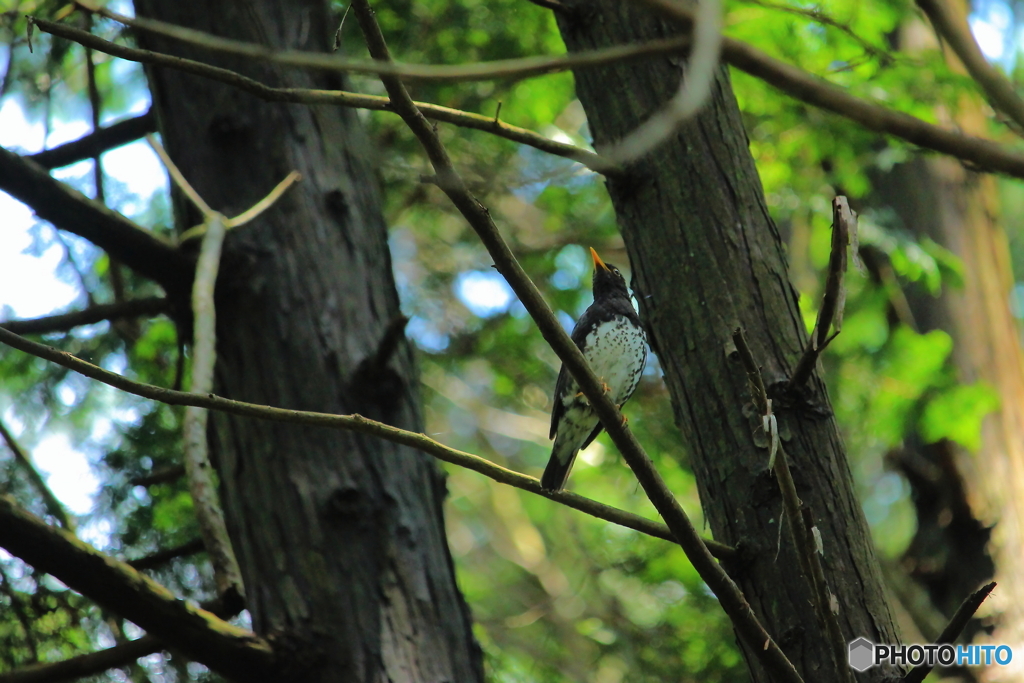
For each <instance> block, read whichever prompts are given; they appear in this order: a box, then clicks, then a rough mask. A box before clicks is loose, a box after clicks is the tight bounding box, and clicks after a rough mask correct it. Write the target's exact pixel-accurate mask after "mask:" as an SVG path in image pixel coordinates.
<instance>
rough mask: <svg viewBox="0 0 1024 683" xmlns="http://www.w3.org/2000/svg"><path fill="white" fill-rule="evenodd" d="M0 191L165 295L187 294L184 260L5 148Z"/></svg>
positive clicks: (0, 157)
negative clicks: (99, 251)
mask: <svg viewBox="0 0 1024 683" xmlns="http://www.w3.org/2000/svg"><path fill="white" fill-rule="evenodd" d="M0 190H3V191H4V192H7V193H8V194H10V195H11V196H12V197H14V198H15V199H18V200H20V201H22V202H24V203H25V204H27V205H28V206H29V207H30V208H31V209H32V210H33V211H35V213H36V215H37V216H39V217H40V218H42V219H43V220H47V221H49V222H51V223H53V225H54V226H55V227H57V228H59V229H61V230H67V231H68V232H70V233H74V234H75V235H78V236H80V237H84V238H85V239H87V240H89V241H90V242H92V243H93V244H95V245H96V246H98V247H99V248H101V249H103V250H104V251H106V252H107V253H109V254H110V255H111V256H112V257H114V258H115V259H117V260H118V261H120V262H121V263H123V264H125V265H127V266H129V267H130V268H132V269H133V270H135V271H136V272H137V273H139V275H142V276H143V277H148V278H151V279H152V280H155V281H156V282H157V283H159V284H160V285H161V286H163V288H164V289H165V290H167V291H168V293H170V292H181V291H187V287H188V286H189V284H190V278H191V276H192V272H193V268H194V265H193V263H192V260H191V259H190V258H189V257H188V256H187V255H185V254H183V253H182V252H180V251H178V250H177V249H175V248H174V247H173V246H171V245H170V244H168V243H167V242H164V241H163V240H161V239H159V238H158V237H156V236H155V235H153V233H151V232H149V231H147V230H145V229H144V228H142V227H140V226H139V225H136V224H135V223H133V222H132V221H130V220H128V219H127V218H125V217H124V216H122V215H121V214H119V213H117V212H116V211H114V210H113V209H110V208H108V207H106V206H104V205H103V204H100V203H99V202H96V201H94V200H92V199H89V198H88V197H86V196H85V195H83V194H82V193H81V192H78V191H77V190H74V189H72V188H70V187H68V186H67V185H65V184H64V183H61V182H59V181H57V180H54V179H53V178H51V177H50V175H49V174H48V173H47V172H46V170H45V169H43V168H42V167H41V166H39V165H38V164H36V163H34V162H32V161H29V160H28V159H25V158H23V157H21V156H19V155H17V154H15V153H13V152H11V151H9V150H7V149H5V148H3V147H0Z"/></svg>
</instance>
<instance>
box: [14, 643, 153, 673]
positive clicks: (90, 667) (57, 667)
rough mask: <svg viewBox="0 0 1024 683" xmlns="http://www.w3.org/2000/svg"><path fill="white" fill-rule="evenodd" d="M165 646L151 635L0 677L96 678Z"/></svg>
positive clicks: (25, 668)
mask: <svg viewBox="0 0 1024 683" xmlns="http://www.w3.org/2000/svg"><path fill="white" fill-rule="evenodd" d="M163 648H164V645H163V643H162V642H161V641H160V640H158V639H157V638H154V637H153V636H150V635H145V636H142V637H141V638H138V639H137V640H130V641H128V642H126V643H122V644H120V645H115V646H114V647H110V648H107V649H106V650H99V651H98V652H90V653H88V654H84V655H79V656H77V657H71V658H70V659H65V660H63V661H60V662H52V663H48V664H35V665H32V666H27V667H24V668H21V669H17V670H15V671H10V672H8V673H2V674H0V683H59V682H61V681H70V680H73V679H76V678H84V677H86V676H95V675H96V674H100V673H103V672H104V671H107V670H108V669H117V668H120V667H123V666H126V665H128V664H131V663H132V662H134V661H135V660H137V659H139V658H140V657H145V656H147V655H151V654H153V653H154V652H159V651H160V650H162V649H163Z"/></svg>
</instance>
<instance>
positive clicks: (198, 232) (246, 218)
mask: <svg viewBox="0 0 1024 683" xmlns="http://www.w3.org/2000/svg"><path fill="white" fill-rule="evenodd" d="M300 180H302V174H301V173H299V172H298V171H292V172H291V173H289V174H288V175H287V176H285V178H284V180H282V181H281V182H279V183H278V184H277V185H276V186H275V187H274V189H273V190H271V191H270V192H269V193H268V194H267V196H266V197H264V198H263V199H261V200H259V201H258V202H256V203H255V204H253V205H252V206H251V207H249V208H248V209H246V210H245V211H243V212H242V213H240V214H238V215H237V216H235V217H234V218H227V217H225V216H221V217H220V220H221V222H222V223H223V224H224V229H225V230H231V229H232V228H238V227H241V226H243V225H245V224H246V223H250V222H252V221H254V220H256V218H257V217H259V215H260V214H261V213H263V212H264V211H266V210H267V209H269V208H270V207H271V206H273V205H274V204H275V203H276V202H277V200H278V199H280V198H281V197H282V196H283V195H284V193H285V192H287V191H288V188H290V187H291V186H292V185H294V184H295V183H297V182H299V181H300ZM205 234H206V223H205V222H204V223H202V224H200V225H197V226H195V227H192V228H189V229H188V230H186V231H185V232H183V233H181V236H180V237H179V238H178V241H179V242H187V241H188V240H192V239H198V238H200V237H202V236H203V235H205Z"/></svg>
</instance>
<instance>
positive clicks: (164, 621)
mask: <svg viewBox="0 0 1024 683" xmlns="http://www.w3.org/2000/svg"><path fill="white" fill-rule="evenodd" d="M8 334H9V333H8ZM0 547H3V548H4V549H6V550H7V551H8V552H10V553H11V554H12V555H14V556H16V557H20V558H21V559H22V560H24V561H25V562H27V563H28V564H30V565H32V566H33V567H35V568H36V569H38V570H39V571H43V572H47V573H49V574H52V575H53V576H54V577H56V578H57V579H59V580H60V581H62V582H63V583H65V584H67V586H68V587H70V588H72V589H73V590H76V591H78V592H79V593H81V594H83V595H85V596H87V597H89V598H91V599H92V600H94V601H96V603H97V604H99V605H100V606H102V607H103V608H105V609H108V610H110V611H111V612H114V613H116V614H118V615H120V616H122V617H124V618H125V619H128V620H130V621H132V622H133V623H135V624H137V625H138V626H139V627H140V628H143V629H145V630H146V631H147V632H148V633H150V634H151V635H153V636H155V637H157V638H159V639H160V640H162V641H164V642H165V643H167V645H168V646H170V647H173V648H176V649H179V650H181V651H182V652H183V653H184V654H186V655H187V656H188V657H190V658H191V659H194V660H196V661H197V662H200V663H202V664H205V665H206V666H208V667H210V668H211V669H213V670H214V671H217V672H218V673H220V674H222V675H224V676H226V677H228V678H234V679H238V680H245V681H268V682H269V681H276V680H277V676H276V674H275V659H274V655H273V652H272V651H271V648H270V645H269V644H268V643H267V642H266V641H265V640H263V639H261V638H259V637H258V636H256V635H255V634H254V633H252V632H250V631H246V630H244V629H241V628H238V627H237V626H232V625H231V624H229V623H228V622H226V621H222V620H221V619H218V618H217V617H216V616H214V615H213V614H211V613H210V612H207V611H205V610H202V609H199V608H198V607H194V606H192V605H189V604H187V603H185V602H184V601H182V600H179V599H177V598H176V597H175V596H174V595H173V594H172V593H171V592H170V591H168V590H167V589H166V588H164V587H163V586H161V585H160V584H158V583H156V582H155V581H153V580H152V579H150V578H149V577H147V576H145V575H144V574H140V573H139V572H137V571H135V570H134V569H132V568H131V567H129V566H128V565H127V564H125V563H124V562H120V561H118V560H115V559H114V558H112V557H110V556H108V555H105V554H103V553H101V552H99V551H98V550H96V549H95V548H93V547H91V546H90V545H88V544H87V543H85V542H83V541H80V540H79V539H77V538H75V537H74V536H72V535H71V534H69V533H67V532H65V531H61V530H60V529H56V528H54V527H51V526H49V525H47V524H46V523H45V522H43V521H42V520H41V519H39V518H38V517H35V516H34V515H32V514H31V513H29V512H27V511H26V510H24V509H22V508H21V507H19V506H18V504H17V503H15V502H14V500H13V499H12V498H10V497H9V496H0Z"/></svg>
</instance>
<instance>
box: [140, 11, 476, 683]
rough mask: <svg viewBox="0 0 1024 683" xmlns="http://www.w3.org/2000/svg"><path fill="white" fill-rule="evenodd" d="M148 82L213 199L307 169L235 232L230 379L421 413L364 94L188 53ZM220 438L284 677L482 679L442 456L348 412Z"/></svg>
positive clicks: (234, 426) (407, 424)
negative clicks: (255, 88) (343, 418)
mask: <svg viewBox="0 0 1024 683" xmlns="http://www.w3.org/2000/svg"><path fill="white" fill-rule="evenodd" d="M136 10H137V12H138V13H139V15H140V16H149V17H153V18H157V19H161V20H164V21H168V22H171V23H174V24H179V25H184V26H190V27H194V28H197V29H200V30H203V31H208V32H211V33H215V34H219V35H224V36H228V37H231V38H236V39H239V40H244V41H250V42H255V43H261V44H265V45H271V46H273V47H279V48H285V47H287V48H296V49H304V50H316V51H327V50H328V49H329V47H328V37H329V33H330V32H331V31H332V26H333V24H331V22H330V20H329V17H328V15H327V13H326V3H324V2H323V1H322V0H302V1H300V2H283V1H281V0H255V1H252V2H244V3H243V2H203V1H201V0H188V1H183V2H161V1H159V0H139V1H138V2H136ZM140 41H142V42H144V44H145V46H146V47H149V48H152V49H156V50H160V51H162V52H169V53H173V54H178V55H181V56H185V57H190V58H192V59H201V60H203V61H207V62H212V63H216V64H219V65H222V66H225V67H227V68H230V69H234V70H236V71H240V72H242V73H245V74H247V75H249V76H251V77H254V78H258V79H260V80H262V81H264V82H266V83H269V84H272V85H276V86H292V87H314V88H340V87H342V83H341V82H340V81H339V80H337V79H333V80H332V78H331V77H327V76H311V75H309V74H304V73H301V72H298V71H287V72H285V71H279V70H276V69H274V68H272V67H270V66H266V65H258V64H253V63H252V62H251V61H249V60H245V59H237V58H225V57H223V56H220V55H213V54H210V53H209V52H206V51H202V50H198V49H194V48H186V47H184V46H182V45H181V44H178V43H175V42H173V41H167V40H163V39H159V38H157V37H155V36H149V35H147V36H140ZM151 82H152V86H153V91H154V100H155V106H156V111H157V114H158V117H159V120H160V131H161V133H162V135H163V137H164V140H165V144H166V146H167V148H168V150H169V152H170V153H171V155H172V157H173V158H174V159H175V161H176V162H177V163H178V165H179V166H180V167H181V169H182V171H183V172H184V174H185V176H186V177H187V178H188V179H189V180H190V181H191V183H192V184H193V186H194V187H195V188H196V189H197V190H198V191H199V193H200V194H201V195H202V196H203V197H204V198H205V199H206V200H207V202H209V204H210V205H211V206H213V207H214V208H216V209H218V210H220V211H222V212H223V213H225V214H227V215H233V214H235V213H237V212H238V211H240V210H242V209H244V208H246V207H248V206H250V205H251V204H252V203H253V202H254V201H256V200H257V199H259V198H260V197H261V196H262V195H264V194H265V193H266V192H267V191H268V190H270V189H271V188H272V187H273V186H274V185H275V184H276V183H277V182H278V181H280V180H281V179H282V178H283V177H284V176H285V175H286V174H287V173H288V172H289V171H290V170H292V169H295V170H298V171H299V172H301V173H302V175H303V181H302V182H301V183H300V184H299V185H298V186H297V187H296V188H295V189H293V190H291V191H290V192H289V193H288V194H287V195H286V196H285V197H284V199H283V200H282V201H281V202H280V203H279V204H278V205H276V206H275V207H274V208H273V209H272V210H271V211H270V212H269V213H267V214H265V215H264V217H261V218H260V219H259V220H258V221H257V222H255V223H253V224H251V225H248V226H245V227H243V228H239V229H237V230H235V231H233V232H232V233H229V235H228V237H227V241H226V243H225V248H224V256H223V265H222V268H221V274H220V278H219V281H218V290H217V315H218V320H217V322H218V326H217V334H218V354H219V358H218V364H217V381H218V391H219V392H222V393H223V394H224V395H225V396H229V397H231V398H236V399H241V400H246V401H252V402H255V403H265V404H270V405H276V406H282V407H288V408H297V409H306V410H318V411H324V412H332V413H354V412H358V413H362V414H364V415H367V416H369V417H373V418H375V419H379V420H383V421H386V422H388V423H390V424H393V425H396V426H399V427H403V428H406V429H413V430H421V429H422V423H421V415H420V408H419V403H418V400H419V399H418V382H417V375H416V368H415V364H414V361H413V356H412V350H411V348H410V346H409V344H408V343H407V342H406V340H405V338H404V335H403V334H402V328H401V324H400V323H398V324H397V325H396V324H393V323H395V322H396V321H397V320H398V317H399V315H400V313H399V307H398V296H397V292H396V289H395V285H394V281H393V275H392V269H391V261H390V256H389V252H388V245H387V231H386V228H385V225H384V221H383V217H382V213H381V208H380V201H379V197H378V194H377V189H376V186H375V181H374V172H373V168H372V164H371V162H370V151H369V149H368V145H367V142H366V139H365V133H364V132H363V130H362V128H361V126H360V125H359V122H358V120H357V118H356V116H355V114H354V113H353V112H351V111H347V110H342V109H335V108H328V107H305V106H298V105H279V104H269V103H265V102H261V101H259V100H257V99H255V98H253V97H250V96H249V95H246V94H244V93H240V92H238V91H237V90H232V89H230V88H226V87H224V86H222V85H220V84H217V83H212V82H209V81H204V80H201V79H198V78H195V77H192V76H187V75H183V74H180V73H177V72H172V71H162V70H157V71H155V72H154V73H152V74H151ZM189 220H191V221H192V222H193V223H194V222H197V220H196V216H195V215H194V213H193V214H192V215H191V216H190V219H189ZM186 222H188V221H186ZM388 330H390V332H389V331H388ZM211 445H212V446H213V453H214V455H215V457H216V459H217V465H218V469H219V473H220V477H221V490H222V494H221V495H222V498H223V501H224V506H225V511H226V515H227V520H228V525H229V530H230V534H231V537H232V540H233V542H234V546H235V550H236V553H237V554H238V559H239V562H240V564H241V567H242V570H243V573H244V578H245V584H246V590H247V598H248V608H249V611H250V612H251V614H252V620H253V626H254V628H255V630H256V631H257V632H258V633H260V634H262V635H265V636H269V637H271V638H272V639H273V641H274V643H275V647H277V648H278V649H279V650H280V651H284V652H286V653H288V654H289V655H290V656H289V657H288V660H289V665H288V668H287V670H286V671H285V672H284V678H285V679H293V680H304V681H379V680H395V681H398V680H401V681H431V682H434V681H479V680H482V678H483V674H482V664H481V656H480V651H479V648H478V646H477V644H476V642H475V641H474V639H473V636H472V633H471V620H470V616H469V611H468V609H467V607H466V605H465V603H464V601H463V599H462V597H461V595H460V593H459V591H458V589H457V587H456V584H455V576H454V569H453V566H452V561H451V557H450V555H449V552H448V547H447V544H446V538H445V531H444V524H443V515H442V500H443V498H444V495H445V485H444V479H443V476H442V474H441V473H440V471H439V470H438V468H437V467H436V466H435V464H434V462H433V461H432V460H431V459H430V458H429V457H427V456H425V455H423V454H420V453H417V452H415V451H413V450H411V449H409V448H403V447H399V446H396V445H394V444H390V443H387V442H384V441H379V440H376V439H372V438H368V437H365V436H361V435H359V434H355V433H351V432H341V431H336V430H334V431H332V430H321V429H312V428H303V427H295V426H287V425H278V424H272V423H268V422H259V421H255V420H244V419H239V418H234V417H227V416H223V415H218V416H216V417H215V419H214V420H213V426H212V428H211Z"/></svg>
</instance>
